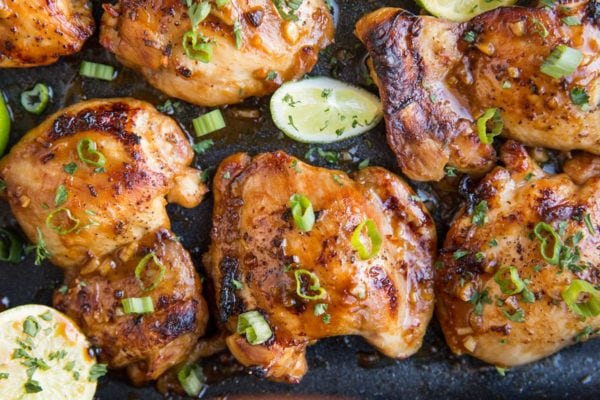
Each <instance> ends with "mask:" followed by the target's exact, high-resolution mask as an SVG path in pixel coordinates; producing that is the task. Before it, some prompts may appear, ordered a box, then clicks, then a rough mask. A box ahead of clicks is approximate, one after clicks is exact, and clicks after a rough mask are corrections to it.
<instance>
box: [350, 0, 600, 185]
mask: <svg viewBox="0 0 600 400" xmlns="http://www.w3.org/2000/svg"><path fill="white" fill-rule="evenodd" d="M559 3H560V2H555V3H554V4H555V5H554V7H553V8H552V9H549V8H547V7H544V8H539V9H532V8H519V7H511V8H500V9H497V10H494V11H491V12H488V13H485V14H482V15H480V16H478V17H475V18H474V19H472V20H471V21H469V22H467V23H462V24H458V23H453V22H449V21H444V20H440V19H437V18H433V17H427V16H415V15H412V14H410V13H409V12H407V11H404V10H401V9H396V8H384V9H380V10H378V11H375V12H373V13H371V14H369V15H367V16H365V17H363V18H362V19H361V20H360V21H359V22H358V23H357V25H356V33H357V35H358V37H359V38H360V39H361V41H362V42H363V43H364V44H365V45H366V47H367V49H368V50H369V54H370V56H371V67H372V73H373V77H374V79H375V81H376V82H377V84H378V86H379V90H380V93H381V97H382V101H383V104H384V110H385V118H386V127H387V134H388V142H389V144H390V147H391V148H392V150H393V151H394V152H395V153H396V156H397V159H398V162H399V165H400V167H401V168H402V170H403V172H404V173H405V174H406V175H408V176H409V177H410V178H412V179H415V180H420V181H437V180H440V179H441V178H442V177H443V176H444V168H445V167H446V166H447V165H448V166H451V167H455V168H457V169H459V170H460V171H464V172H468V173H480V172H482V171H485V170H486V169H489V168H491V166H492V165H493V162H494V159H495V153H494V150H493V148H492V147H491V145H489V144H484V143H483V142H482V140H481V139H480V135H479V133H480V132H479V129H478V127H477V124H476V123H477V121H478V120H479V119H480V118H481V117H483V116H484V115H485V113H486V111H488V110H492V109H497V110H498V113H499V115H500V118H501V120H502V125H503V130H502V134H503V135H504V136H505V137H507V138H513V139H516V140H519V141H520V142H522V143H524V144H526V145H531V146H540V147H549V148H553V149H558V150H563V151H570V150H577V149H579V150H586V151H588V152H591V153H594V154H600V109H599V108H598V103H600V52H599V51H598V48H600V21H599V20H598V15H600V14H599V12H598V10H599V7H600V5H598V3H597V2H595V1H581V2H569V4H568V7H562V6H561V5H560V4H559ZM566 13H568V14H566ZM567 16H571V17H573V18H578V19H579V20H580V21H581V24H577V25H573V24H571V25H572V26H570V25H567V24H566V23H564V22H563V19H564V18H565V17H567ZM561 46H566V47H568V48H571V50H572V52H574V53H575V54H579V55H580V56H581V61H580V63H579V65H578V67H577V68H576V69H575V70H574V71H573V72H572V73H570V74H568V75H567V76H558V77H553V76H551V75H549V74H547V73H544V72H542V69H543V68H542V65H544V63H546V62H550V61H549V59H551V55H552V54H553V53H554V52H556V51H559V50H560V48H561ZM490 125H491V124H490ZM492 129H493V128H492V127H491V126H488V127H487V131H488V132H487V133H490V132H491V131H492ZM485 131H486V130H485V129H484V130H483V133H486V132H485ZM488 140H489V138H488V139H485V138H484V142H487V141H488Z"/></svg>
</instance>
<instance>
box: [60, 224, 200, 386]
mask: <svg viewBox="0 0 600 400" xmlns="http://www.w3.org/2000/svg"><path fill="white" fill-rule="evenodd" d="M140 263H142V267H143V268H142V269H140V267H139V266H140ZM136 268H137V269H138V270H139V274H138V273H137V272H136ZM143 297H150V298H151V299H152V303H153V305H154V311H153V312H151V313H148V314H137V313H133V314H126V313H125V312H124V307H123V301H127V299H129V298H143ZM54 305H55V307H56V308H57V309H58V310H60V311H62V312H64V313H66V314H67V315H68V316H70V317H71V318H73V320H75V321H76V322H77V323H78V324H79V326H80V327H81V328H82V329H83V331H84V333H85V334H86V336H87V337H88V338H89V339H90V341H91V343H92V344H93V345H95V346H97V347H98V348H99V349H100V350H101V351H100V359H101V360H102V361H103V362H106V363H108V364H109V366H110V367H111V368H125V367H126V368H127V372H128V374H129V376H130V378H131V380H132V381H133V382H134V383H136V384H141V383H143V382H145V381H149V380H155V379H157V378H158V377H159V376H160V375H162V374H163V373H164V372H165V371H166V370H167V369H169V368H170V367H172V366H174V365H176V364H178V363H179V362H181V361H182V360H184V359H185V357H186V356H187V353H188V352H189V351H190V349H192V348H193V347H194V345H195V344H196V342H197V341H198V338H199V337H200V336H201V335H202V334H203V333H204V328H205V326H206V322H207V320H208V308H207V306H206V303H205V301H204V298H203V297H202V285H201V284H200V280H199V278H198V274H197V273H196V270H195V268H194V265H193V264H192V261H191V259H190V256H189V254H188V252H187V251H186V250H185V249H184V248H183V247H182V246H181V244H180V243H179V242H178V241H177V240H176V238H175V237H174V235H173V234H172V233H170V232H169V231H167V230H159V231H157V232H152V233H149V234H148V235H146V237H145V238H143V239H142V240H140V241H138V242H133V243H131V244H128V245H126V246H123V247H121V248H118V249H116V250H115V251H114V252H113V253H111V254H109V255H107V256H105V257H102V259H101V260H99V263H92V264H89V265H86V266H84V267H83V268H82V269H81V270H80V271H79V274H78V275H77V276H76V277H74V278H73V279H72V280H71V281H70V282H69V284H68V287H67V288H66V289H65V290H62V291H57V292H56V293H55V296H54Z"/></svg>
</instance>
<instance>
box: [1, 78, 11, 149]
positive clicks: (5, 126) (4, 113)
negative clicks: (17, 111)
mask: <svg viewBox="0 0 600 400" xmlns="http://www.w3.org/2000/svg"><path fill="white" fill-rule="evenodd" d="M9 136H10V114H9V112H8V107H7V106H6V103H5V102H4V94H3V93H2V91H1V90H0V156H1V155H3V154H4V151H5V150H6V146H7V145H8V138H9Z"/></svg>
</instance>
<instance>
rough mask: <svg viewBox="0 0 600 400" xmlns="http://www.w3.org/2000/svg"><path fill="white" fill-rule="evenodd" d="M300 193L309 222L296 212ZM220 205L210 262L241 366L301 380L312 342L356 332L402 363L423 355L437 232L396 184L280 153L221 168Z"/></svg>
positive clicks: (386, 175)
mask: <svg viewBox="0 0 600 400" xmlns="http://www.w3.org/2000/svg"><path fill="white" fill-rule="evenodd" d="M294 195H297V196H294ZM301 196H305V198H304V200H303V203H302V204H303V205H302V210H303V211H302V212H301V213H300V214H301V215H304V218H301V219H300V220H303V221H304V222H302V223H300V222H298V220H297V219H298V218H299V215H300V214H299V213H298V212H299V211H300V210H298V209H297V208H296V207H294V210H290V206H291V205H292V204H291V203H292V202H296V201H298V199H299V198H301ZM214 198H215V209H214V214H213V228H212V232H211V239H212V242H211V245H210V249H209V251H208V253H207V254H206V255H205V263H204V264H205V266H206V267H207V270H208V273H209V276H210V277H211V278H212V281H213V284H214V287H215V294H216V304H217V306H218V310H219V313H218V315H219V318H220V322H221V323H223V324H224V325H225V328H226V329H227V330H228V331H229V332H230V333H231V334H230V336H229V337H228V338H227V346H228V347H229V349H230V350H231V352H232V353H233V355H234V356H235V357H236V358H237V359H238V361H240V362H241V363H242V364H244V365H246V366H252V367H254V371H260V373H263V374H264V375H265V376H267V377H268V378H270V379H272V380H277V381H287V382H298V381H299V380H300V379H301V378H302V376H303V375H304V374H305V373H306V369H307V365H306V359H305V351H306V347H307V346H308V345H309V344H311V343H314V342H315V341H316V340H318V339H321V338H325V337H331V336H338V335H360V336H362V337H364V338H365V339H366V340H367V341H368V342H369V343H371V344H372V345H373V346H375V347H376V348H377V349H378V350H380V351H381V352H382V353H384V354H385V355H387V356H390V357H395V358H405V357H408V356H410V355H412V354H414V353H415V352H416V351H417V350H418V349H419V348H420V346H421V343H422V340H423V336H424V334H425V330H426V328H427V324H428V322H429V320H430V317H431V314H432V310H433V301H434V299H433V271H432V264H433V260H434V258H435V254H436V231H435V227H434V222H433V220H432V218H431V217H430V216H429V214H428V212H427V210H426V209H425V207H424V205H423V203H421V202H419V201H418V199H415V196H414V192H413V191H412V190H411V188H410V187H409V186H408V185H407V184H406V183H404V182H403V181H402V180H401V179H400V178H398V177H397V176H395V175H393V174H392V173H390V172H388V171H386V170H384V169H382V168H377V167H369V168H365V169H363V170H361V171H359V172H358V173H356V174H355V176H354V177H353V178H350V177H349V176H348V175H346V174H345V173H344V172H341V171H334V170H328V169H323V168H317V167H313V166H310V165H308V164H305V163H303V162H301V161H299V160H298V159H296V158H294V157H291V156H289V155H287V154H285V153H283V152H275V153H266V154H262V155H259V156H257V157H255V158H251V157H250V156H248V155H246V154H235V155H232V156H230V157H229V158H227V159H226V160H225V161H223V163H222V164H221V165H220V167H219V168H218V170H217V172H216V177H215V180H214ZM306 201H308V202H310V207H311V208H310V209H311V212H312V214H314V221H313V224H312V225H311V223H310V220H311V218H310V215H312V214H311V212H308V211H307V212H308V214H306V213H305V212H304V211H305V209H307V208H308V203H306ZM305 218H308V220H304V219H305ZM299 223H300V225H298V224H299ZM363 227H364V229H363ZM248 313H252V314H250V315H254V318H258V319H259V320H261V319H262V320H263V322H265V323H266V324H268V325H269V327H270V329H271V331H272V335H271V336H270V337H268V338H264V339H265V341H264V342H262V343H257V342H256V340H254V338H253V337H251V335H252V333H248V331H246V330H245V329H240V325H241V326H243V324H244V322H243V319H247V317H248V316H249V314H248ZM241 318H242V320H240V319H241ZM263 327H264V324H263ZM244 332H245V334H244ZM267 339H268V340H267ZM253 343H254V344H253Z"/></svg>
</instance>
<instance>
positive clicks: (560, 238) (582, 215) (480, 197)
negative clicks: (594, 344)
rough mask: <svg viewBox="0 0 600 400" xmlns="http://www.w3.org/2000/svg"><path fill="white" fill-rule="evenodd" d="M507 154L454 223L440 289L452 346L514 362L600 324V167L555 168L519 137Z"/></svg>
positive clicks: (441, 311)
mask: <svg viewBox="0 0 600 400" xmlns="http://www.w3.org/2000/svg"><path fill="white" fill-rule="evenodd" d="M585 157H587V156H585ZM502 161H503V162H504V167H496V168H495V169H494V170H493V171H492V172H490V173H489V174H488V175H487V176H486V177H485V178H484V179H483V180H482V181H481V182H480V183H479V184H478V186H477V187H476V188H475V190H474V192H473V199H472V200H473V201H472V202H471V204H470V206H468V207H465V208H464V209H463V210H462V211H460V212H459V214H458V215H457V216H456V219H455V221H454V222H453V223H452V226H451V227H450V231H449V232H448V236H447V237H446V241H445V243H444V247H443V249H442V250H441V263H440V269H438V270H436V295H437V315H438V318H439V320H440V323H441V325H442V329H443V331H444V334H445V336H446V341H447V342H448V345H449V346H450V348H451V349H452V351H453V352H455V353H457V354H470V355H473V356H474V357H477V358H479V359H481V360H484V361H486V362H488V363H491V364H495V365H498V366H502V367H511V366H516V365H521V364H525V363H529V362H532V361H535V360H538V359H540V358H543V357H546V356H548V355H550V354H553V353H555V352H557V351H559V350H560V349H561V348H563V347H565V346H569V345H571V344H573V343H575V342H576V341H581V340H585V339H587V338H588V337H590V336H591V335H592V334H593V333H594V332H598V330H599V329H600V316H599V313H600V308H599V306H598V304H599V303H600V291H598V290H597V288H598V285H599V284H600V251H598V250H599V249H600V229H599V226H600V225H599V224H600V174H598V173H597V171H596V173H595V174H591V173H590V170H585V169H583V168H580V167H578V166H577V165H578V164H579V163H578V162H576V161H574V162H573V163H571V164H570V165H569V167H568V168H567V171H568V172H569V173H579V174H578V175H579V176H573V177H571V176H569V175H567V174H564V173H563V174H558V175H549V174H546V173H545V172H543V171H542V169H540V167H539V166H538V165H537V164H536V163H535V162H534V161H533V160H532V159H531V158H530V157H529V156H528V154H527V153H526V151H525V149H524V147H523V146H522V145H520V144H518V143H516V142H513V141H509V142H507V143H506V144H504V146H503V148H502ZM579 166H580V164H579ZM574 181H575V182H578V183H575V182H574Z"/></svg>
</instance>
